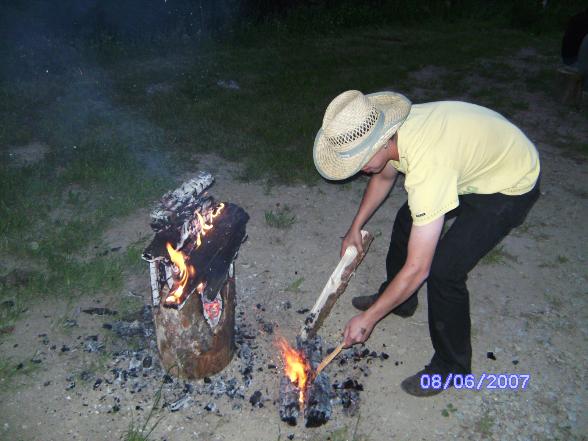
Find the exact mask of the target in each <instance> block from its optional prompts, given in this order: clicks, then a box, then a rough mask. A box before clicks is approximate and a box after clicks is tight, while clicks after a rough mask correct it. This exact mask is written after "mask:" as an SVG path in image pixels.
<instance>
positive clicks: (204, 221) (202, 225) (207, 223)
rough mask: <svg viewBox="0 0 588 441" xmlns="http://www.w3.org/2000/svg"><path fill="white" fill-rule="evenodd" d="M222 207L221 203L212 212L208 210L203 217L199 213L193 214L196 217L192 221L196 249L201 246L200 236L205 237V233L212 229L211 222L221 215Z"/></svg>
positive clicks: (223, 205)
mask: <svg viewBox="0 0 588 441" xmlns="http://www.w3.org/2000/svg"><path fill="white" fill-rule="evenodd" d="M224 207H225V204H223V203H222V202H221V203H220V204H218V206H217V207H216V208H215V209H214V210H209V211H208V212H207V213H206V214H205V215H204V216H203V215H202V214H201V213H200V212H199V211H195V212H194V215H195V216H196V219H195V220H194V226H195V227H196V248H200V245H202V236H205V235H206V232H207V231H208V230H210V229H212V227H213V225H212V220H213V219H214V218H215V217H217V216H218V215H219V214H221V211H223V208H224Z"/></svg>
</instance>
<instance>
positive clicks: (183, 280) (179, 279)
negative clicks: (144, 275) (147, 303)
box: [165, 203, 225, 304]
mask: <svg viewBox="0 0 588 441" xmlns="http://www.w3.org/2000/svg"><path fill="white" fill-rule="evenodd" d="M224 206H225V204H223V203H220V204H219V205H217V206H216V208H215V209H213V210H212V209H211V210H208V211H207V212H206V213H205V214H204V215H202V214H201V213H200V212H199V211H196V212H194V216H195V218H196V219H194V226H195V227H196V233H195V242H196V248H199V247H200V245H202V236H204V235H206V232H207V231H210V230H211V229H212V228H213V225H212V220H213V219H214V218H216V217H217V216H218V215H219V214H221V212H222V210H223V208H224ZM166 248H167V252H168V254H169V257H170V259H171V261H172V263H173V264H174V266H173V268H172V270H173V272H174V279H175V280H176V282H175V283H174V287H173V289H172V291H171V293H170V295H169V296H167V298H166V299H165V303H173V304H179V303H180V302H181V301H182V298H183V295H184V291H185V289H186V287H187V285H188V282H189V281H190V278H193V277H194V276H195V275H196V269H195V268H194V267H193V266H192V265H189V264H186V260H187V259H188V257H187V256H185V255H184V253H182V252H181V251H177V250H176V249H175V248H174V246H173V245H172V244H171V243H167V244H166ZM205 287H206V284H205V283H203V282H201V283H200V284H199V285H198V286H197V287H196V290H197V291H198V293H199V294H200V295H202V293H203V292H204V288H205Z"/></svg>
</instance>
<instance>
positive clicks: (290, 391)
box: [279, 375, 300, 426]
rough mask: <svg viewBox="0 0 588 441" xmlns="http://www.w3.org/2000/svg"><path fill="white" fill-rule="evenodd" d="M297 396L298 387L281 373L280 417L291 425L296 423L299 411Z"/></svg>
mask: <svg viewBox="0 0 588 441" xmlns="http://www.w3.org/2000/svg"><path fill="white" fill-rule="evenodd" d="M299 396H300V389H298V387H296V385H294V384H293V383H292V382H291V381H290V379H289V378H288V377H286V376H285V375H282V377H281V378H280V404H279V409H280V419H281V420H282V421H284V422H285V423H288V424H289V425H291V426H295V425H296V421H297V419H298V415H299V413H300V403H299V401H298V399H299Z"/></svg>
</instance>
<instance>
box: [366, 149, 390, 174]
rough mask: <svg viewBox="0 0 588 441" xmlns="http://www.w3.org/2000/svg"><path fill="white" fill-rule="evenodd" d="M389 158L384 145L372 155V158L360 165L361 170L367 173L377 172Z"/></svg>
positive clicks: (384, 165)
mask: <svg viewBox="0 0 588 441" xmlns="http://www.w3.org/2000/svg"><path fill="white" fill-rule="evenodd" d="M389 160H390V158H389V154H388V149H387V148H386V146H384V147H382V148H381V149H380V150H378V152H377V153H376V154H375V155H374V156H372V159H370V160H369V162H368V163H367V164H366V165H364V166H363V167H362V169H361V171H362V172H364V173H368V174H378V173H380V172H381V171H382V170H383V169H384V167H386V164H387V163H388V161H389Z"/></svg>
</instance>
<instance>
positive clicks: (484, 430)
mask: <svg viewBox="0 0 588 441" xmlns="http://www.w3.org/2000/svg"><path fill="white" fill-rule="evenodd" d="M495 422H496V421H495V418H494V417H492V416H490V414H489V413H488V411H486V412H485V413H484V415H482V416H481V417H480V418H479V419H478V420H477V421H476V423H475V428H476V430H477V431H478V432H479V433H480V435H482V437H484V438H486V437H489V436H492V429H493V428H494V424H495Z"/></svg>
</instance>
